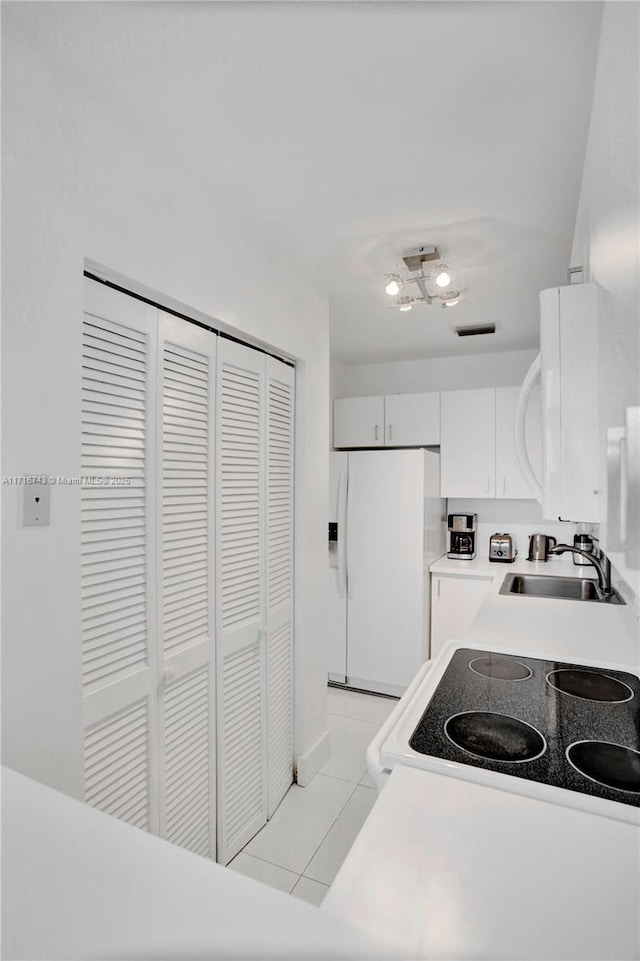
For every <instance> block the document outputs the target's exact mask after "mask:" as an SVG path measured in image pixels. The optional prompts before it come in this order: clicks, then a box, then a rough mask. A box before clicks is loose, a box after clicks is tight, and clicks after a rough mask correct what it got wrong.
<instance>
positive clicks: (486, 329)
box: [454, 324, 496, 337]
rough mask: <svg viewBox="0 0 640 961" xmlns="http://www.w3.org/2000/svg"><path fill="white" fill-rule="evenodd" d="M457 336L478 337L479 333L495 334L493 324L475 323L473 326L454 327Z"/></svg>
mask: <svg viewBox="0 0 640 961" xmlns="http://www.w3.org/2000/svg"><path fill="white" fill-rule="evenodd" d="M454 330H455V332H456V334H457V335H458V337H478V336H479V335H480V334H495V332H496V325H495V324H476V325H475V326H474V327H455V328H454Z"/></svg>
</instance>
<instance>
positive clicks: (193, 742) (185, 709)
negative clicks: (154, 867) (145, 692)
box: [163, 667, 215, 857]
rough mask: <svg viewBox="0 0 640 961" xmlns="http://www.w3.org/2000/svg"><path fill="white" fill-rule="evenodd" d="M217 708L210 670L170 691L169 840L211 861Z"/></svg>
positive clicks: (166, 710)
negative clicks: (213, 732)
mask: <svg viewBox="0 0 640 961" xmlns="http://www.w3.org/2000/svg"><path fill="white" fill-rule="evenodd" d="M211 709H212V705H211V698H210V677H209V668H208V667H204V668H201V669H200V670H198V671H195V672H194V673H193V674H188V675H186V677H184V678H182V679H181V680H179V681H177V682H175V683H173V684H170V685H169V686H168V687H167V689H166V691H165V694H164V705H163V728H164V771H165V823H166V827H165V832H166V833H165V836H166V838H167V839H168V840H169V841H174V842H175V843H178V844H180V845H182V847H186V848H188V849H189V850H190V851H194V852H195V853H196V854H202V855H204V856H205V857H212V856H213V853H214V852H213V848H212V844H213V840H214V830H215V826H214V820H213V811H214V800H213V790H214V781H213V770H212V768H211V765H210V756H211V751H212V745H211V729H212V728H211V720H212V718H211Z"/></svg>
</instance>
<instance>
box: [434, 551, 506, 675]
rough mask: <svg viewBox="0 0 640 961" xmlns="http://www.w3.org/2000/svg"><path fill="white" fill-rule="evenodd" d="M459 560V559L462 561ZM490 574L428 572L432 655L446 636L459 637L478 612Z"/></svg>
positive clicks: (443, 642) (487, 586) (437, 651)
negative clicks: (482, 575) (429, 579)
mask: <svg viewBox="0 0 640 961" xmlns="http://www.w3.org/2000/svg"><path fill="white" fill-rule="evenodd" d="M461 563H462V562H461ZM491 581H492V578H491V577H490V576H488V575H487V577H478V576H473V577H471V576H469V575H464V574H461V575H460V576H458V575H456V574H432V575H431V657H432V658H433V657H436V655H437V654H439V653H440V650H441V649H442V647H443V645H444V644H445V642H446V641H449V640H452V639H453V640H461V639H463V638H464V634H465V632H466V631H467V630H468V628H469V627H470V626H471V622H472V621H473V619H474V617H475V616H476V614H477V613H478V610H479V608H480V605H481V604H482V602H483V600H484V598H485V596H486V594H487V591H488V590H489V586H490V584H491Z"/></svg>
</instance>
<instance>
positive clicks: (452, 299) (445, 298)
mask: <svg viewBox="0 0 640 961" xmlns="http://www.w3.org/2000/svg"><path fill="white" fill-rule="evenodd" d="M440 299H441V300H442V304H441V306H442V307H455V305H456V304H459V303H460V291H459V290H452V291H451V293H450V294H441V295H440Z"/></svg>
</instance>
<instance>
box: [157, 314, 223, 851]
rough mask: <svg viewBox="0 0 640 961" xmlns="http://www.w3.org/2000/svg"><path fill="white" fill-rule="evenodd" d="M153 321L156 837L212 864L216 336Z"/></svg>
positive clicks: (162, 319)
mask: <svg viewBox="0 0 640 961" xmlns="http://www.w3.org/2000/svg"><path fill="white" fill-rule="evenodd" d="M158 313H159V324H158V365H157V366H158V377H159V398H160V403H159V411H158V413H159V431H158V445H157V471H156V473H157V488H158V507H159V517H158V538H157V545H158V556H157V570H158V578H159V580H158V585H159V591H158V659H159V664H158V670H159V705H158V715H159V775H160V792H159V793H160V834H161V836H162V837H165V838H167V840H169V841H173V842H175V843H176V844H180V845H181V846H182V847H185V848H188V849H189V850H191V851H194V852H195V853H196V854H202V855H204V856H206V857H215V831H216V823H215V750H214V732H215V717H214V713H215V712H214V709H213V704H214V694H213V692H214V683H215V678H214V656H213V654H214V634H215V620H214V604H213V598H214V591H213V586H214V577H213V568H214V554H215V543H214V525H213V503H212V502H213V480H214V478H213V450H214V413H213V412H214V404H215V393H214V380H215V349H216V341H217V337H215V336H214V335H212V334H211V333H210V332H209V331H206V330H203V329H201V328H198V327H196V326H194V325H192V324H188V323H185V322H184V321H183V320H180V319H178V318H176V317H173V316H171V315H170V314H167V313H164V312H163V311H158Z"/></svg>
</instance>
